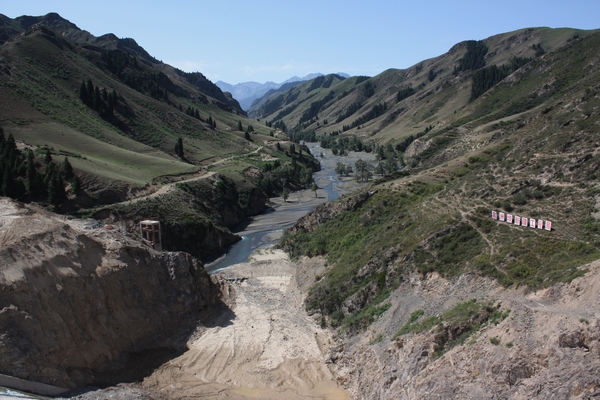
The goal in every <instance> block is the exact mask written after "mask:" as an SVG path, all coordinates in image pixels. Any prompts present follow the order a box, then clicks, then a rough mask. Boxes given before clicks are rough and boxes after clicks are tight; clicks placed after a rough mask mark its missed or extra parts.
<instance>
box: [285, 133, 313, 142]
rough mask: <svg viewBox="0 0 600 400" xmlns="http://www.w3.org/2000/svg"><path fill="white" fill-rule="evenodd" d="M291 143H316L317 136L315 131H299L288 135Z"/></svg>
mask: <svg viewBox="0 0 600 400" xmlns="http://www.w3.org/2000/svg"><path fill="white" fill-rule="evenodd" d="M288 136H289V137H290V140H291V141H292V142H296V143H300V141H302V140H303V141H305V142H316V141H317V140H318V139H317V134H316V133H315V131H300V132H292V133H290V134H289V135H288Z"/></svg>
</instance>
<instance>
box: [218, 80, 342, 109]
mask: <svg viewBox="0 0 600 400" xmlns="http://www.w3.org/2000/svg"><path fill="white" fill-rule="evenodd" d="M322 75H323V74H322V73H320V72H316V73H311V74H308V75H305V76H304V77H302V78H300V77H298V76H293V77H291V78H288V79H286V80H285V81H283V82H281V83H275V82H272V81H267V82H265V83H259V82H254V81H248V82H240V83H236V84H235V85H232V84H230V83H227V82H223V81H217V82H216V83H215V84H216V85H217V86H218V87H219V88H220V89H221V90H223V91H224V92H230V93H231V94H232V96H233V98H234V99H236V100H237V101H239V102H240V105H241V106H242V108H243V109H244V110H247V109H248V108H249V107H250V106H252V103H253V102H255V101H256V100H259V99H260V98H262V97H263V96H264V95H265V94H266V93H267V92H269V91H271V90H277V89H280V88H281V87H282V86H283V85H285V84H287V83H294V82H304V81H308V80H311V79H314V78H316V77H318V76H322ZM338 75H341V76H344V77H346V78H348V77H350V75H348V74H345V73H342V72H340V73H338Z"/></svg>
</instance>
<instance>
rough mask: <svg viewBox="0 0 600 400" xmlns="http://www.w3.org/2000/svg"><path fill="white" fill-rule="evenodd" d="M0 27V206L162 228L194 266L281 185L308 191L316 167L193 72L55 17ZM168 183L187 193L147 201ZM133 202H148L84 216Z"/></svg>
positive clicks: (224, 241) (128, 42) (223, 242)
mask: <svg viewBox="0 0 600 400" xmlns="http://www.w3.org/2000/svg"><path fill="white" fill-rule="evenodd" d="M0 28H1V29H2V31H1V32H2V33H1V36H2V38H3V39H2V40H3V43H2V44H1V53H0V54H1V55H0V148H2V154H1V156H0V160H1V161H2V163H0V166H1V168H2V171H0V195H6V196H9V197H11V198H14V199H17V200H20V201H25V202H30V201H37V202H40V203H42V204H45V205H47V206H48V207H49V208H52V209H53V210H55V211H58V212H63V213H83V214H84V215H86V216H92V215H93V216H96V217H98V218H107V217H109V216H110V217H112V218H114V219H118V220H122V219H123V218H128V219H129V223H128V224H127V226H129V227H130V229H134V228H135V226H136V224H135V222H134V221H139V220H142V219H147V218H148V217H150V216H153V217H154V218H164V220H163V223H164V227H165V228H166V229H167V230H168V231H169V238H170V239H169V240H170V242H168V243H167V244H166V249H169V250H185V251H188V252H190V253H192V254H194V255H195V256H203V257H204V256H207V255H209V254H213V253H215V252H219V251H222V248H223V247H224V246H227V245H229V244H231V243H232V242H234V241H236V240H238V239H239V238H238V237H237V236H235V235H233V234H232V233H231V232H230V231H229V229H232V228H233V227H234V226H236V225H237V224H239V223H240V222H241V221H242V220H243V219H244V218H247V217H248V216H251V215H255V214H256V213H260V212H262V211H263V209H264V204H265V200H266V198H267V196H270V195H273V194H275V193H281V191H282V189H283V187H282V186H283V183H282V182H285V184H286V185H288V188H298V187H302V186H307V185H310V183H311V174H312V172H313V171H314V170H318V168H319V167H318V162H316V161H315V160H314V158H313V157H312V156H311V155H310V153H309V152H308V151H305V152H304V154H302V152H301V151H300V153H296V152H295V151H293V150H292V148H291V146H290V144H289V143H286V142H287V141H288V138H287V136H286V135H285V134H283V133H282V132H280V131H279V132H278V131H276V130H274V129H271V128H270V127H267V126H266V125H265V124H264V123H260V122H257V121H254V120H250V119H248V118H246V115H245V112H244V111H243V110H242V109H241V108H240V106H239V104H238V103H237V101H236V100H234V99H233V98H231V96H230V95H229V94H224V93H223V92H222V91H221V90H220V89H219V88H218V87H217V86H216V85H214V84H213V83H212V82H210V81H209V80H208V79H206V77H205V76H204V75H203V74H202V73H200V72H194V73H186V72H183V71H181V70H178V69H176V68H173V67H172V66H170V65H167V64H164V63H162V62H160V61H158V60H156V59H155V58H154V57H152V56H150V55H149V54H148V53H147V52H146V51H145V50H144V49H143V48H142V47H141V46H139V45H138V44H137V43H136V42H135V40H133V39H119V38H117V37H116V36H115V35H113V34H107V35H103V36H101V37H94V36H93V35H91V34H89V33H88V32H86V31H83V30H81V29H79V28H78V27H77V26H76V25H74V24H73V23H71V22H69V21H66V20H64V19H63V18H61V17H60V16H59V15H58V14H54V13H53V14H48V15H46V16H42V17H19V18H16V19H14V20H12V19H9V18H6V17H4V16H2V18H0ZM5 139H6V141H5ZM5 143H8V144H7V145H6V148H5V147H4V144H5ZM4 150H6V151H4ZM304 150H306V149H304ZM8 151H10V155H9V153H8ZM10 157H14V158H10ZM67 158H68V160H67ZM15 160H17V161H15ZM60 162H62V164H58V163H60ZM65 168H66V169H67V171H63V170H64V169H65ZM213 175H214V180H211V181H210V182H211V183H210V184H208V185H205V184H203V181H204V178H206V177H209V176H213ZM7 177H8V178H7ZM282 178H283V179H282ZM192 179H193V180H199V182H197V183H193V182H189V181H190V180H192ZM174 180H177V181H179V180H186V181H187V182H188V183H187V184H186V185H184V186H183V188H182V189H181V190H179V189H178V190H174V191H172V192H170V193H169V194H168V195H165V196H162V197H161V198H159V197H152V198H148V197H146V196H149V195H150V194H151V193H152V192H156V191H157V190H159V188H160V186H161V185H163V184H166V183H171V182H173V181H174ZM5 186H6V187H5ZM57 187H58V188H60V190H57V189H56V188H57ZM61 189H64V190H61ZM136 197H141V198H144V199H146V200H147V201H145V202H142V201H139V202H138V201H136V202H134V203H129V204H128V205H127V206H125V205H123V204H117V205H115V206H114V207H112V208H106V207H103V208H102V209H96V208H95V207H99V206H107V205H110V204H112V203H117V202H122V201H125V200H132V199H134V198H136ZM221 200H226V201H225V202H224V203H221V202H220V201H221ZM211 201H214V202H213V203H211Z"/></svg>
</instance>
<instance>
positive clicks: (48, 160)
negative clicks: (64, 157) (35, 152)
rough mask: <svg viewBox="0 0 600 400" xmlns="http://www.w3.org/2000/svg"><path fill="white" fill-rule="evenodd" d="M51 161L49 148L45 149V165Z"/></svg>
mask: <svg viewBox="0 0 600 400" xmlns="http://www.w3.org/2000/svg"><path fill="white" fill-rule="evenodd" d="M51 162H52V154H50V149H46V153H45V154H44V163H45V164H46V165H48V164H50V163H51Z"/></svg>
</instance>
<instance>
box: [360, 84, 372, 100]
mask: <svg viewBox="0 0 600 400" xmlns="http://www.w3.org/2000/svg"><path fill="white" fill-rule="evenodd" d="M362 92H363V93H362V94H363V96H364V97H366V98H367V99H368V98H369V97H371V96H373V95H374V94H375V85H373V83H372V82H371V81H367V82H366V83H365V84H364V85H363V88H362Z"/></svg>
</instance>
